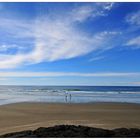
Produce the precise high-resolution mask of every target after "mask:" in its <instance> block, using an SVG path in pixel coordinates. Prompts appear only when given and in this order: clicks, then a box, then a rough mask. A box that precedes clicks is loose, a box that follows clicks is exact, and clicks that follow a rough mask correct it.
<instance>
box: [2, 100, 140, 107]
mask: <svg viewBox="0 0 140 140" xmlns="http://www.w3.org/2000/svg"><path fill="white" fill-rule="evenodd" d="M24 103H25V104H26V103H27V104H28V103H29V104H64V105H66V104H68V105H69V104H73V105H80V104H81V105H86V104H128V105H129V104H130V105H131V104H132V105H133V104H134V105H140V103H130V102H83V103H79V102H76V103H73V102H37V101H33V102H31V101H29V102H28V101H25V102H15V103H6V104H0V107H1V106H6V105H13V104H24Z"/></svg>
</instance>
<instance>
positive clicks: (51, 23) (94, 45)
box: [0, 3, 118, 68]
mask: <svg viewBox="0 0 140 140" xmlns="http://www.w3.org/2000/svg"><path fill="white" fill-rule="evenodd" d="M112 6H113V5H112V4H110V5H105V4H104V3H103V4H102V5H100V6H99V7H101V8H102V9H103V10H104V9H105V10H110V9H111V7H112ZM101 8H99V9H101ZM79 9H81V10H80V11H79ZM94 10H95V11H96V12H95V15H96V16H97V15H100V14H99V13H98V10H97V9H96V7H91V6H87V7H83V6H82V7H77V11H76V9H73V10H72V11H71V14H70V13H67V16H66V15H65V16H63V15H62V17H57V16H56V17H55V18H50V17H49V15H43V16H39V17H38V18H37V19H36V20H35V21H30V20H28V21H25V20H17V19H10V18H9V19H1V23H0V29H2V31H4V32H6V33H7V35H8V37H9V38H10V39H12V40H14V39H15V40H16V41H17V42H18V41H21V40H24V41H25V42H26V41H27V42H29V43H31V44H34V46H28V45H25V48H30V49H29V51H28V52H26V53H25V52H22V51H18V52H16V53H15V54H11V55H10V54H7V55H6V54H5V55H4V54H1V53H0V60H2V61H0V68H14V67H17V66H20V65H22V64H34V63H40V62H45V61H46V62H47V61H56V60H62V59H70V58H74V57H78V56H82V55H86V54H88V53H90V52H92V51H97V50H106V49H109V48H111V47H112V45H110V44H111V42H110V41H112V38H113V37H115V36H116V35H117V34H118V32H110V31H103V32H100V33H94V34H93V35H92V36H91V35H89V34H87V33H86V32H83V31H81V30H80V29H79V28H76V27H75V26H74V24H75V20H79V21H80V22H82V21H83V20H86V19H87V18H88V17H89V16H91V17H94V16H93V13H92V12H93V11H94ZM73 11H75V12H77V13H75V12H73ZM73 13H75V14H73ZM97 13H98V14H97ZM77 18H79V19H77ZM71 19H75V20H71ZM10 39H9V40H10ZM17 39H18V40H17ZM5 46H6V45H5ZM20 47H21V46H20V45H19V46H18V44H17V46H16V48H17V49H19V48H20ZM5 48H7V49H10V47H8V46H7V47H5Z"/></svg>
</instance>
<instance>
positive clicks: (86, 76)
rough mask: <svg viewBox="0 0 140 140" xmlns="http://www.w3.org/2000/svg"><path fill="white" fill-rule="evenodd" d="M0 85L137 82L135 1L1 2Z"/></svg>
mask: <svg viewBox="0 0 140 140" xmlns="http://www.w3.org/2000/svg"><path fill="white" fill-rule="evenodd" d="M0 21H1V22H0V85H11V84H12V85H133V86H138V85H140V3H132V2H131V3H76V2H75V3H47V2H45V3H44V2H43V3H39V2H37V3H29V2H25V3H18V2H17V3H14V2H13V3H2V2H1V3H0Z"/></svg>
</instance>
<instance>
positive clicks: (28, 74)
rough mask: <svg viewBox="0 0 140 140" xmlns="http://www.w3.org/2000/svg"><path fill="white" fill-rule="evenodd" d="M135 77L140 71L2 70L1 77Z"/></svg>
mask: <svg viewBox="0 0 140 140" xmlns="http://www.w3.org/2000/svg"><path fill="white" fill-rule="evenodd" d="M62 76H78V77H134V76H140V73H139V72H137V73H135V72H131V73H127V72H126V73H125V72H106V73H75V72H0V77H62Z"/></svg>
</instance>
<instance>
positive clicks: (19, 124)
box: [0, 103, 140, 135]
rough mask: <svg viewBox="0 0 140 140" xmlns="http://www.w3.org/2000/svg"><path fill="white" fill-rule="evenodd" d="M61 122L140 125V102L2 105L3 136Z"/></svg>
mask: <svg viewBox="0 0 140 140" xmlns="http://www.w3.org/2000/svg"><path fill="white" fill-rule="evenodd" d="M60 124H74V125H86V126H92V127H98V128H108V129H113V128H120V127H126V128H140V104H125V103H90V104H58V103H52V104H51V103H16V104H9V105H3V106H0V135H1V134H5V133H9V132H17V131H22V130H29V129H32V130H33V129H36V128H38V127H48V126H53V125H60Z"/></svg>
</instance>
